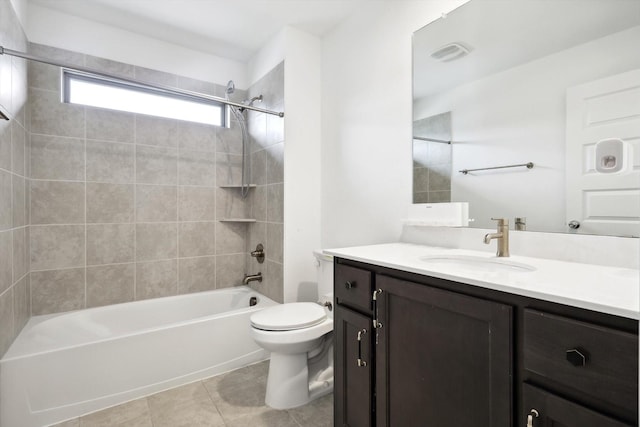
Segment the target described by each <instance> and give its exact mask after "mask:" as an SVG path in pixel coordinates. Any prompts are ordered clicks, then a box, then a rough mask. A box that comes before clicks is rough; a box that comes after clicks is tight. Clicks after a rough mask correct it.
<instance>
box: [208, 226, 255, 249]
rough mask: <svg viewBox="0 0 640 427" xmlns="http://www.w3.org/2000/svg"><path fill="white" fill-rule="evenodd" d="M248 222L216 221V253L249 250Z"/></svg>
mask: <svg viewBox="0 0 640 427" xmlns="http://www.w3.org/2000/svg"><path fill="white" fill-rule="evenodd" d="M246 239H247V224H240V223H233V222H218V223H216V239H215V243H216V245H215V247H216V254H217V255H222V254H234V253H240V252H247V248H246Z"/></svg>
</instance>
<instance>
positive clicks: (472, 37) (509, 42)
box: [413, 0, 640, 237]
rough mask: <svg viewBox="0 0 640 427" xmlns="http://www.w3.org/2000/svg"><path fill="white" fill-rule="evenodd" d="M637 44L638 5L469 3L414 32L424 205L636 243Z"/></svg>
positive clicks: (419, 185)
mask: <svg viewBox="0 0 640 427" xmlns="http://www.w3.org/2000/svg"><path fill="white" fill-rule="evenodd" d="M639 40H640V1H638V0H615V1H612V0H581V1H576V0H555V1H553V2H549V1H540V0H471V1H470V2H468V3H465V4H464V5H462V6H460V7H459V8H457V9H455V10H454V11H452V12H450V13H449V14H448V15H447V16H443V17H442V18H440V19H438V20H436V21H434V22H432V23H430V24H428V25H427V26H425V27H423V28H421V29H420V30H418V31H417V32H415V33H414V36H413V131H414V133H413V136H414V139H413V172H414V173H413V182H414V192H413V202H414V203H436V202H469V216H470V218H472V219H473V222H471V223H470V226H472V227H479V228H494V227H495V223H494V222H493V221H491V217H504V218H507V219H509V222H510V227H511V228H512V229H514V228H516V227H514V224H515V223H516V218H520V221H518V222H519V225H518V226H517V228H516V229H521V230H530V231H546V232H567V233H584V234H600V235H616V236H634V237H638V234H639V231H640V188H639V187H640V49H638V41H639ZM607 141H613V142H607Z"/></svg>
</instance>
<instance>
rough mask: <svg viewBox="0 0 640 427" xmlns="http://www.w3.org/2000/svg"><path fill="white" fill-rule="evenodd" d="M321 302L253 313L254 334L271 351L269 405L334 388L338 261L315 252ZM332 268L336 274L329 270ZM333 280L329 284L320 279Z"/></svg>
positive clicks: (287, 404) (293, 403) (288, 404)
mask: <svg viewBox="0 0 640 427" xmlns="http://www.w3.org/2000/svg"><path fill="white" fill-rule="evenodd" d="M316 258H317V259H318V269H319V271H318V273H319V274H318V276H319V283H318V291H319V293H320V292H325V291H326V292H325V293H322V294H321V295H322V297H321V298H319V300H318V301H319V302H318V303H315V302H296V303H287V304H280V305H278V306H275V307H270V308H267V309H264V310H262V311H259V312H256V313H254V314H253V315H252V316H251V335H252V337H253V339H254V340H255V341H256V343H257V344H258V345H260V346H261V347H262V348H264V349H265V350H268V351H270V352H271V360H270V362H269V374H268V377H267V391H266V395H265V403H266V404H267V405H268V406H270V407H272V408H275V409H289V408H295V407H297V406H301V405H304V404H306V403H309V402H310V401H312V400H314V399H317V398H318V397H321V396H324V395H325V394H328V393H330V392H331V391H333V312H332V311H331V310H332V304H333V293H332V291H333V274H332V272H333V260H332V258H331V257H327V256H324V255H322V254H321V253H316ZM328 269H330V270H331V274H328V273H327V271H326V270H328ZM327 278H328V279H329V280H330V281H331V282H330V283H322V284H321V283H320V282H321V281H325V282H326V279H327Z"/></svg>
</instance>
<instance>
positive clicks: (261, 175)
mask: <svg viewBox="0 0 640 427" xmlns="http://www.w3.org/2000/svg"><path fill="white" fill-rule="evenodd" d="M251 183H252V184H257V185H265V184H266V183H267V152H266V151H265V150H260V151H256V152H255V153H251Z"/></svg>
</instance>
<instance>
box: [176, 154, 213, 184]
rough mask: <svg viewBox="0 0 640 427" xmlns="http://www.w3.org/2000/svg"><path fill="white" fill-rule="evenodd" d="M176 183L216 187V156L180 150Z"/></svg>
mask: <svg viewBox="0 0 640 427" xmlns="http://www.w3.org/2000/svg"><path fill="white" fill-rule="evenodd" d="M178 183H179V184H182V185H204V186H209V187H215V185H216V154H215V153H213V152H204V151H187V150H180V157H179V159H178Z"/></svg>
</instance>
